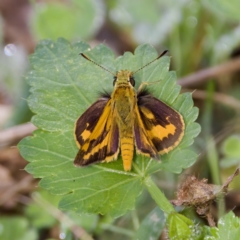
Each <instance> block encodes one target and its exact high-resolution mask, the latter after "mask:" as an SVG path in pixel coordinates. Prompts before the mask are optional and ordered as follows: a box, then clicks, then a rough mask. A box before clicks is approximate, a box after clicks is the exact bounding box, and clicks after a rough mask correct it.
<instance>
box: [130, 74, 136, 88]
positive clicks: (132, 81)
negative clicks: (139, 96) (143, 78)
mask: <svg viewBox="0 0 240 240" xmlns="http://www.w3.org/2000/svg"><path fill="white" fill-rule="evenodd" d="M129 80H130V83H131V85H132V86H133V87H134V86H135V80H134V78H133V76H131V77H130V79H129Z"/></svg>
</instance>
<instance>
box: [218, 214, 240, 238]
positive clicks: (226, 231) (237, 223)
mask: <svg viewBox="0 0 240 240" xmlns="http://www.w3.org/2000/svg"><path fill="white" fill-rule="evenodd" d="M218 228H219V240H226V239H231V240H238V239H239V236H240V219H239V218H238V217H236V216H235V215H234V213H233V212H229V213H228V214H226V215H225V216H223V217H222V218H220V219H219V221H218Z"/></svg>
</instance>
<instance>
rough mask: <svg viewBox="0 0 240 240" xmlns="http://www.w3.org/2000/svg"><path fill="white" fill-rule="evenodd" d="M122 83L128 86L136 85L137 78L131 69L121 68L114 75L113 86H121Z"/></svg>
mask: <svg viewBox="0 0 240 240" xmlns="http://www.w3.org/2000/svg"><path fill="white" fill-rule="evenodd" d="M120 85H126V86H129V85H130V86H132V87H134V85H135V80H134V77H133V73H132V72H131V71H129V70H120V71H118V72H117V73H116V75H115V76H114V81H113V86H120Z"/></svg>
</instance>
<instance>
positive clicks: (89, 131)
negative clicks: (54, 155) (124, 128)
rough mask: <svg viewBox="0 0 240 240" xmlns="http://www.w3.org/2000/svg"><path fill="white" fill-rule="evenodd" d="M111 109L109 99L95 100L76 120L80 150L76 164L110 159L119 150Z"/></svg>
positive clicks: (115, 125)
mask: <svg viewBox="0 0 240 240" xmlns="http://www.w3.org/2000/svg"><path fill="white" fill-rule="evenodd" d="M113 114H114V111H112V110H111V99H107V98H102V99H100V100H98V101H97V102H95V103H94V104H93V105H92V106H91V107H90V108H89V109H88V110H87V111H86V112H85V113H84V114H83V115H82V116H81V117H80V118H79V119H78V120H77V122H76V130H75V135H76V140H77V142H78V143H79V146H80V150H79V151H78V154H77V156H76V158H75V160H74V164H75V165H77V166H84V165H88V164H90V163H95V162H101V161H111V160H113V159H114V158H116V157H117V155H118V152H119V131H118V127H117V124H116V121H115V118H114V116H113Z"/></svg>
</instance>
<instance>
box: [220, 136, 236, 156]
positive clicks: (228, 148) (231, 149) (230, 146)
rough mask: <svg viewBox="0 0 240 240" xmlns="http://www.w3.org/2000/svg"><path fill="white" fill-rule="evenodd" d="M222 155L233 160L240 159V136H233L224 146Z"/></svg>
mask: <svg viewBox="0 0 240 240" xmlns="http://www.w3.org/2000/svg"><path fill="white" fill-rule="evenodd" d="M222 153H223V154H224V155H226V156H228V157H231V158H239V157H240V136H239V135H232V136H230V137H228V138H227V139H226V140H225V141H224V142H223V144H222Z"/></svg>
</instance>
